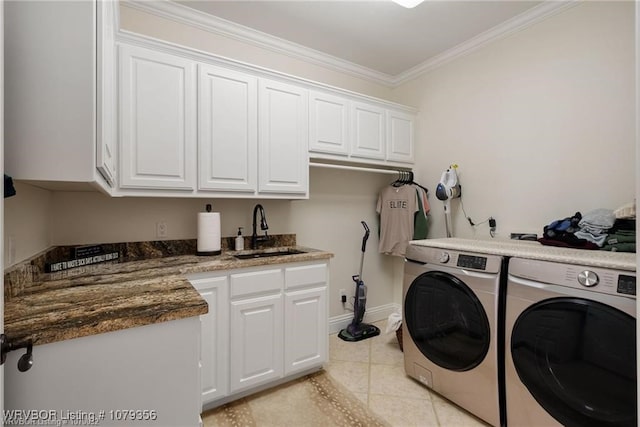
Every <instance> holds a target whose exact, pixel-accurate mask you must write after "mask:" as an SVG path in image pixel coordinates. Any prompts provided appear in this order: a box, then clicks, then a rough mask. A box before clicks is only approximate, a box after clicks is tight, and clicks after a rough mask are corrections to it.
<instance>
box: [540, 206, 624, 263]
mask: <svg viewBox="0 0 640 427" xmlns="http://www.w3.org/2000/svg"><path fill="white" fill-rule="evenodd" d="M632 205H633V206H632V208H629V205H625V206H623V207H622V208H619V209H616V210H615V211H614V210H611V209H595V210H592V211H590V212H588V213H586V214H585V215H584V216H583V215H582V214H581V213H580V212H576V213H575V214H574V215H573V216H571V217H567V218H564V219H559V220H556V221H553V222H552V223H550V224H549V225H547V226H545V227H544V233H543V237H542V238H540V239H538V241H539V242H540V243H542V244H543V245H550V246H562V247H570V248H578V249H603V250H608V251H618V252H635V251H636V219H635V203H634V204H632Z"/></svg>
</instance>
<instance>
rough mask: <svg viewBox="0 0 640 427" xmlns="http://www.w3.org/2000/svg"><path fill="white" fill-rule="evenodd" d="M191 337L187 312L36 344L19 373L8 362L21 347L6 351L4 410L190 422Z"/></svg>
mask: <svg viewBox="0 0 640 427" xmlns="http://www.w3.org/2000/svg"><path fill="white" fill-rule="evenodd" d="M199 341H200V322H199V321H198V318H197V317H188V318H184V319H179V320H172V321H168V322H160V323H155V324H151V325H146V326H140V327H135V328H129V329H123V330H119V331H113V332H108V333H103V334H97V335H90V336H86V337H81V338H74V339H70V340H65V341H59V342H54V343H50V344H42V345H36V346H35V347H33V359H34V362H33V367H32V368H31V369H29V370H28V371H26V372H20V371H18V369H17V367H16V365H17V363H18V359H19V358H20V357H21V356H22V355H23V354H24V351H12V352H10V353H9V354H8V355H7V363H6V364H5V365H4V388H5V391H6V393H5V394H4V406H5V409H6V410H9V411H11V412H12V413H17V412H19V411H22V412H21V413H23V414H27V413H30V414H34V415H35V414H42V413H46V414H51V411H52V410H53V411H54V412H55V414H54V415H56V414H57V415H56V418H46V420H47V421H50V425H100V426H127V425H135V426H184V427H198V426H199V425H200V417H199V415H200V410H201V405H200V404H199V403H200V399H199V397H200V396H199V393H198V388H199V385H200V376H199V372H198V359H199V357H200V355H199V354H198V342H199ZM80 413H83V414H86V415H88V418H87V417H82V418H79V414H80ZM39 417H42V415H39ZM49 417H50V415H49ZM43 420H44V419H43V418H36V419H33V418H32V419H25V418H22V419H21V420H16V422H17V424H22V425H25V421H26V425H29V424H31V423H30V422H29V421H31V422H32V423H33V425H38V424H40V422H42V421H43ZM18 421H22V422H18ZM38 421H40V422H38ZM54 422H58V423H59V424H55V423H54Z"/></svg>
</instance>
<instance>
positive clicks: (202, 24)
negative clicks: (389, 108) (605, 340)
mask: <svg viewBox="0 0 640 427" xmlns="http://www.w3.org/2000/svg"><path fill="white" fill-rule="evenodd" d="M581 1H583V0H560V1H557V0H547V1H545V2H543V3H541V4H540V5H538V6H536V7H533V8H531V9H530V10H528V11H526V12H523V13H521V14H520V15H517V16H515V17H513V18H511V19H509V20H507V21H505V22H503V23H501V24H499V25H497V26H495V27H493V28H491V29H489V30H487V31H485V32H484V33H481V34H479V35H478V36H475V37H473V38H471V39H469V40H467V41H465V42H462V43H460V44H459V45H457V46H455V47H453V48H451V49H449V50H447V51H445V52H443V53H441V54H439V55H436V56H434V57H433V58H430V59H428V60H426V61H424V62H422V63H420V64H418V65H416V66H415V67H413V68H411V69H409V70H407V71H404V72H402V73H400V74H397V75H395V76H392V75H390V74H386V73H381V72H378V71H375V70H372V69H370V68H367V67H363V66H360V65H357V64H355V63H353V62H350V61H346V60H343V59H340V58H337V57H335V56H332V55H329V54H326V53H324V52H320V51H318V50H315V49H311V48H309V47H306V46H302V45H300V44H297V43H294V42H290V41H288V40H284V39H282V38H279V37H275V36H272V35H269V34H266V33H264V32H261V31H258V30H254V29H252V28H249V27H246V26H244V25H240V24H236V23H234V22H231V21H228V20H226V19H222V18H219V17H216V16H213V15H209V14H207V13H204V12H201V11H198V10H195V9H192V8H190V7H187V6H184V5H181V4H179V3H175V2H173V1H171V0H154V1H148V0H121V1H120V3H121V5H124V6H127V7H130V8H133V9H137V10H140V11H143V12H146V13H150V14H153V15H156V16H159V17H162V18H165V19H169V20H172V21H175V22H178V23H182V24H185V25H189V26H192V27H195V28H198V29H201V30H204V31H207V32H210V33H213V34H217V35H221V36H224V37H227V38H230V39H234V40H238V41H241V42H243V43H248V44H251V45H254V46H258V47H260V48H263V49H267V50H270V51H273V52H276V53H279V54H283V55H286V56H288V57H291V58H294V59H298V60H302V61H306V62H310V63H312V64H315V65H319V66H322V67H325V68H328V69H332V70H334V71H338V72H341V73H345V74H349V75H352V76H354V77H358V78H361V79H365V80H368V81H371V82H374V83H378V84H382V85H384V86H388V87H396V86H399V85H401V84H403V83H405V82H407V81H409V80H413V79H415V78H417V77H419V76H420V75H422V74H424V73H427V72H429V71H432V70H434V69H436V68H438V67H440V66H442V65H444V64H446V63H448V62H450V61H453V60H454V59H457V58H460V57H463V56H465V55H468V54H470V53H472V52H474V51H476V50H478V49H480V48H482V47H484V46H485V45H487V44H489V43H491V42H493V41H496V40H500V39H502V38H505V37H508V36H510V35H512V34H515V33H517V32H519V31H522V30H524V29H526V28H528V27H530V26H532V25H534V24H537V23H538V22H541V21H543V20H545V19H547V18H549V17H551V16H553V15H556V14H558V13H561V12H563V11H565V10H567V9H569V8H571V7H574V6H576V5H577V4H579V3H580V2H581Z"/></svg>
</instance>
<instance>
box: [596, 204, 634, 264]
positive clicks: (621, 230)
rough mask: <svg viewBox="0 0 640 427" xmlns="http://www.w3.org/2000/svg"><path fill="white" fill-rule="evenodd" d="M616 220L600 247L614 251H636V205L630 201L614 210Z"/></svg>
mask: <svg viewBox="0 0 640 427" xmlns="http://www.w3.org/2000/svg"><path fill="white" fill-rule="evenodd" d="M614 215H615V216H616V220H615V222H614V224H613V227H611V228H610V229H609V232H608V233H609V234H608V235H607V239H606V240H605V243H604V246H602V249H604V250H606V251H614V252H635V251H636V205H635V203H630V204H628V205H625V206H622V207H620V208H618V209H616V210H615V211H614Z"/></svg>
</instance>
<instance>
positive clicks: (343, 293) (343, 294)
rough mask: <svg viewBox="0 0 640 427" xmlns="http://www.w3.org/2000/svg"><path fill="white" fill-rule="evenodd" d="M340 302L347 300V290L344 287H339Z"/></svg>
mask: <svg viewBox="0 0 640 427" xmlns="http://www.w3.org/2000/svg"><path fill="white" fill-rule="evenodd" d="M339 292H340V302H341V303H343V304H344V303H345V302H347V291H346V290H345V289H340V291H339Z"/></svg>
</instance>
